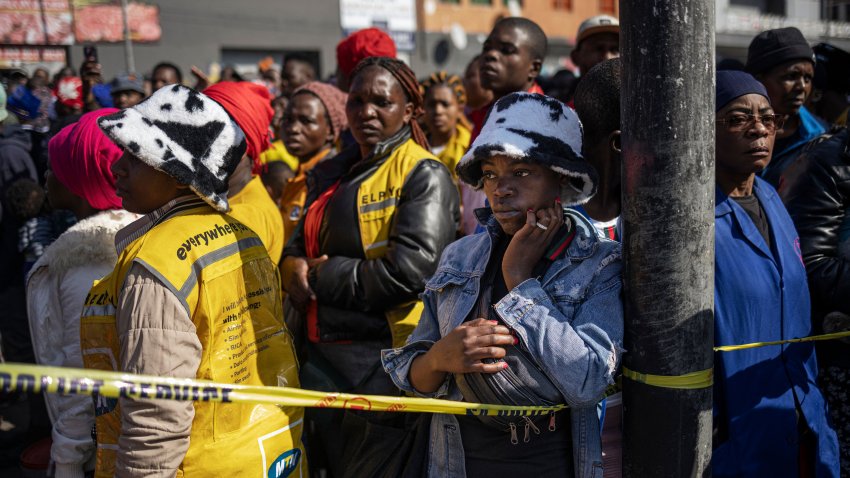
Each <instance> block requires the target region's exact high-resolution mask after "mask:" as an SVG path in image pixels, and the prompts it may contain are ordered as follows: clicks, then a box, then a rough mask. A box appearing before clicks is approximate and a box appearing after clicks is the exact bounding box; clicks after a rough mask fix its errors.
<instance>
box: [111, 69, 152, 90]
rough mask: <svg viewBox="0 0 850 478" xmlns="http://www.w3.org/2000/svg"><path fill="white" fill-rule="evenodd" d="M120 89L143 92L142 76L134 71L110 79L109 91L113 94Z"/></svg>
mask: <svg viewBox="0 0 850 478" xmlns="http://www.w3.org/2000/svg"><path fill="white" fill-rule="evenodd" d="M121 91H136V92H138V93H141V94H143V95H144V94H145V84H144V83H143V82H142V78H141V77H140V76H138V75H136V74H135V73H122V74H120V75H118V76H116V77H115V78H113V79H112V82H111V83H110V84H109V93H110V94H113V95H114V94H115V93H119V92H121Z"/></svg>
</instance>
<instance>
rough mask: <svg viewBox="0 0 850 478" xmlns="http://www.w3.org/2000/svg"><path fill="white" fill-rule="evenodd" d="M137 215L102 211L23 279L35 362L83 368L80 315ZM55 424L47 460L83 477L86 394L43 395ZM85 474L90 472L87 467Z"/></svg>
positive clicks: (89, 454) (60, 476)
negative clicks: (117, 237)
mask: <svg viewBox="0 0 850 478" xmlns="http://www.w3.org/2000/svg"><path fill="white" fill-rule="evenodd" d="M137 217H138V216H137V215H135V214H132V213H129V212H127V211H123V210H111V211H103V212H100V213H98V214H95V215H94V216H91V217H87V218H85V219H83V220H82V221H80V222H78V223H76V224H75V225H73V226H72V227H71V228H69V229H68V230H67V231H65V233H64V234H62V235H61V236H59V238H58V239H56V241H55V242H53V244H51V245H50V247H48V248H47V249H46V250H45V251H44V254H43V255H42V256H41V257H40V258H39V260H38V261H37V262H36V263H35V265H34V266H33V268H32V269H31V271H30V273H29V275H28V277H27V315H28V316H29V325H30V333H31V336H32V342H33V349H34V351H35V358H36V361H37V362H38V363H39V364H41V365H49V366H55V367H76V368H82V366H83V359H82V356H81V355H80V312H81V311H82V306H83V302H84V301H85V298H86V294H87V293H88V291H89V289H91V285H92V282H94V281H95V280H97V279H100V278H101V277H103V276H105V275H106V274H108V273H109V272H110V271H111V270H112V268H113V267H115V261H116V260H117V259H118V255H117V254H116V253H115V245H114V243H113V241H114V239H115V233H116V232H118V230H119V229H121V228H122V227H124V226H126V225H127V224H129V223H131V222H132V221H133V220H135V219H136V218H137ZM44 398H45V402H46V403H47V411H48V413H49V415H50V421H51V422H52V423H53V433H52V435H53V446H52V448H51V450H50V457H51V459H52V460H53V462H54V463H55V464H56V474H55V476H56V477H57V478H64V477H74V476H83V475H82V473H83V471H84V467H85V465H86V463H87V462H88V461H89V460H91V459H92V458H93V457H94V449H95V444H94V441H93V440H92V437H91V428H92V425H94V409H93V408H92V401H91V397H88V396H85V395H59V394H45V396H44ZM88 468H89V469H93V468H94V463H93V462H92V463H90V466H89V467H88Z"/></svg>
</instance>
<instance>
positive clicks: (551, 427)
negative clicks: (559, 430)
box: [549, 412, 555, 432]
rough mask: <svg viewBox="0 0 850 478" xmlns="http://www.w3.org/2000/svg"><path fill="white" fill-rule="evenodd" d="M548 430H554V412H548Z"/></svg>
mask: <svg viewBox="0 0 850 478" xmlns="http://www.w3.org/2000/svg"><path fill="white" fill-rule="evenodd" d="M549 431H550V432H553V431H555V412H549Z"/></svg>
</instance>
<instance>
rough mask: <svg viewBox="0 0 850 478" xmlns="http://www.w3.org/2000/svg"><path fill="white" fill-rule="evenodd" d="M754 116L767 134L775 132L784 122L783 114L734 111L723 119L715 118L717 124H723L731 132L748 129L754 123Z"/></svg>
mask: <svg viewBox="0 0 850 478" xmlns="http://www.w3.org/2000/svg"><path fill="white" fill-rule="evenodd" d="M756 118H758V121H759V122H760V123H761V124H762V125H763V126H764V128H765V129H766V130H767V132H768V133H769V134H773V133H776V130H778V129H782V125H784V124H785V115H751V114H747V113H734V114H731V115H729V116H727V117H726V118H725V119H719V120H716V121H715V123H717V124H725V125H726V128H727V129H728V130H729V131H731V132H733V133H740V132H742V131H749V130H750V128H752V127H754V126H755V124H756Z"/></svg>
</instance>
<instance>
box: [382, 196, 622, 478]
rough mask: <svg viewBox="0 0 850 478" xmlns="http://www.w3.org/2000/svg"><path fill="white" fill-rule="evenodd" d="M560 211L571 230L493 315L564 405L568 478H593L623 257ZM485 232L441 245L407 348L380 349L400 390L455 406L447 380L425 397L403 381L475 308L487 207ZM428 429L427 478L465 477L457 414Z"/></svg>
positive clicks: (489, 239)
mask: <svg viewBox="0 0 850 478" xmlns="http://www.w3.org/2000/svg"><path fill="white" fill-rule="evenodd" d="M565 214H566V216H568V217H569V218H570V219H571V220H572V223H573V224H574V225H575V226H576V227H577V231H576V236H575V238H574V239H573V241H572V243H571V244H570V245H569V247H568V248H567V250H566V252H565V253H564V255H563V256H562V257H561V258H559V259H557V260H556V261H555V262H553V263H552V264H551V265H550V267H549V269H548V270H547V271H546V273H545V274H544V275H543V276H542V277H537V278H530V279H528V280H526V281H524V282H522V283H521V284H519V285H518V286H516V287H515V288H514V289H513V290H511V291H510V292H509V293H508V295H506V296H505V297H504V298H503V299H502V300H500V301H499V302H498V303H496V304H495V310H496V312H497V313H498V314H499V316H500V317H501V318H502V320H503V321H504V322H505V323H506V324H507V325H508V327H510V328H511V329H513V330H514V331H515V332H516V335H517V337H518V338H519V339H520V340H521V341H522V343H523V344H524V345H525V346H526V347H527V348H528V350H529V351H530V352H531V354H532V355H533V356H534V357H535V358H536V359H537V361H538V364H539V365H540V366H541V368H542V369H543V371H544V372H545V373H546V374H547V375H548V376H549V378H550V380H552V383H554V384H555V386H557V387H558V389H559V390H560V392H561V394H562V395H563V397H564V399H565V400H566V403H567V405H569V406H570V407H571V414H570V417H571V421H572V423H571V428H572V444H573V450H572V453H573V462H574V463H575V476H576V478H585V477H601V476H602V452H601V439H600V427H599V416H598V415H597V404H598V403H599V401H600V400H601V399H602V396H603V394H604V392H605V389H606V388H607V387H608V385H609V384H611V383H613V380H614V373H615V371H616V370H617V367H618V365H619V361H620V356H621V354H622V351H623V349H622V343H623V305H622V298H621V292H622V278H621V268H622V264H621V251H620V245H619V244H618V243H616V242H613V241H609V240H606V239H602V238H600V237H598V236H597V234H596V232H595V231H594V228H593V226H592V225H591V224H590V223H589V222H588V221H587V219H585V218H583V217H582V216H581V215H580V214H578V213H577V212H575V211H573V210H570V209H566V210H565ZM482 222H485V221H483V220H482ZM486 228H487V233H483V234H474V235H471V236H467V237H464V238H463V239H460V240H458V241H456V242H454V243H453V244H451V245H449V246H448V247H447V248H446V249H445V251H444V252H443V255H442V257H441V258H440V264H439V266H438V268H437V272H436V273H435V274H434V275H433V276H432V277H431V278H430V279H429V280H428V282H427V283H426V285H425V293H424V294H423V301H424V304H425V310H424V312H423V313H422V318H421V319H420V321H419V325H418V326H417V328H416V330H414V332H413V334H412V335H411V336H410V337H409V338H408V341H407V345H405V346H404V347H401V348H397V349H389V350H384V351H383V353H382V361H383V365H384V369H385V370H386V372H387V373H389V374H390V377H391V378H392V380H393V382H395V384H396V385H397V386H398V387H399V388H401V389H402V390H405V391H407V392H411V393H414V394H416V395H418V396H423V397H430V398H447V399H450V400H462V396H461V394H460V391H459V390H458V388H457V386H456V385H455V383H454V378H453V375H451V374H448V375H447V377H446V381H445V382H444V383H443V384H442V386H441V387H440V388H439V389H438V390H437V391H436V392H434V393H431V394H423V393H419V392H417V391H416V390H415V389H414V388H413V386H412V385H411V384H410V380H409V378H408V373H409V371H410V365H411V363H412V362H413V359H414V358H416V357H417V356H418V355H420V354H424V353H425V352H427V351H428V349H430V347H431V346H432V345H433V344H434V342H436V341H437V340H439V339H440V338H442V337H444V336H446V335H447V334H448V333H449V332H451V331H452V330H453V329H455V328H456V327H458V326H459V325H461V324H462V323H463V321H464V319H466V318H467V317H468V316H469V314H470V312H471V311H472V310H473V308H474V307H475V305H476V302H477V300H478V294H479V292H480V288H481V277H482V275H483V274H484V270H485V268H486V267H487V262H488V260H489V258H490V250H491V248H492V244H493V243H494V239H495V238H496V237H497V234H498V231H499V225H498V223H497V222H496V220H495V218H493V217H492V214H491V213H490V212H489V210H488V211H487V216H486ZM430 432H431V434H430V449H429V465H428V476H429V477H446V478H455V477H464V476H466V472H465V469H464V454H463V445H462V442H461V438H460V431H459V427H458V422H457V420H456V419H455V417H454V416H453V415H440V414H435V415H434V417H433V420H432V422H431V430H430Z"/></svg>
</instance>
